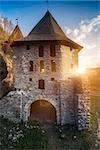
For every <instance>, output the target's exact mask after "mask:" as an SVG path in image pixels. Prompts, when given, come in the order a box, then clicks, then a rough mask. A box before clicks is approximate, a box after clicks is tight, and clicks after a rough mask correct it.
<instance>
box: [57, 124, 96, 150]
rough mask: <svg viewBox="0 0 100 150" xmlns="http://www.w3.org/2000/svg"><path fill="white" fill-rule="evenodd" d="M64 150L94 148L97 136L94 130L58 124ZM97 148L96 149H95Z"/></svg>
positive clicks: (88, 149)
mask: <svg viewBox="0 0 100 150" xmlns="http://www.w3.org/2000/svg"><path fill="white" fill-rule="evenodd" d="M56 128H57V130H58V136H59V139H60V143H61V147H62V150H92V149H93V148H94V147H95V139H96V136H95V134H93V132H92V131H78V130H77V128H76V127H75V126H72V125H65V126H56ZM95 150H96V149H95Z"/></svg>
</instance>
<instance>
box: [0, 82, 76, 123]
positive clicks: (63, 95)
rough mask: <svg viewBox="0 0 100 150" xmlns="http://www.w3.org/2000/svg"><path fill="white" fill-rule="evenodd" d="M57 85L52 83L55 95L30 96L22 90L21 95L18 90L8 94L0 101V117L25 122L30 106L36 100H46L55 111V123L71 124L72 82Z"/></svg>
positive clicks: (72, 112)
mask: <svg viewBox="0 0 100 150" xmlns="http://www.w3.org/2000/svg"><path fill="white" fill-rule="evenodd" d="M58 84H59V83H55V82H54V83H52V88H54V91H55V94H46V93H45V92H44V91H41V93H40V94H39V95H37V94H36V93H33V94H32V93H30V92H27V91H22V90H21V91H22V94H21V93H20V91H19V90H17V91H12V92H10V93H9V94H8V95H7V96H5V97H4V98H2V99H1V101H0V115H4V116H6V117H7V118H10V119H12V120H19V121H20V119H23V120H24V121H27V120H28V117H29V116H30V106H31V104H32V103H33V102H35V101H37V100H46V101H48V102H50V103H51V104H52V105H53V106H54V108H55V110H56V115H57V118H56V119H57V123H61V124H65V123H73V122H74V111H73V107H74V106H73V82H72V80H68V81H64V82H60V87H58ZM66 84H67V86H66ZM56 86H57V87H56ZM69 88H70V90H69ZM21 101H22V104H21ZM21 108H22V114H21ZM21 116H22V118H21Z"/></svg>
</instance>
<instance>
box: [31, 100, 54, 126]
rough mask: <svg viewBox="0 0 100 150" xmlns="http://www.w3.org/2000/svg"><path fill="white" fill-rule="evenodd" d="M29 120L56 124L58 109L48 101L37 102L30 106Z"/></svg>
mask: <svg viewBox="0 0 100 150" xmlns="http://www.w3.org/2000/svg"><path fill="white" fill-rule="evenodd" d="M29 120H37V121H39V122H40V123H54V122H55V121H56V109H55V108H54V106H53V105H52V104H51V103H50V102H48V101H46V100H37V101H35V102H33V103H32V104H31V105H30V116H29Z"/></svg>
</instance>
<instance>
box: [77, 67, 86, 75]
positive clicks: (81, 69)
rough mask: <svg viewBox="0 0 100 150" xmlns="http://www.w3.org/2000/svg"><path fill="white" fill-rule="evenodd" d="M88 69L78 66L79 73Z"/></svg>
mask: <svg viewBox="0 0 100 150" xmlns="http://www.w3.org/2000/svg"><path fill="white" fill-rule="evenodd" d="M85 71H86V68H82V67H81V68H78V70H77V73H78V74H82V73H84V72H85Z"/></svg>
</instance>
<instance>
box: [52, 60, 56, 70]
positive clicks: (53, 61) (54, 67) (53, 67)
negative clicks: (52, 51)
mask: <svg viewBox="0 0 100 150" xmlns="http://www.w3.org/2000/svg"><path fill="white" fill-rule="evenodd" d="M51 70H52V72H56V63H55V60H51Z"/></svg>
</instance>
